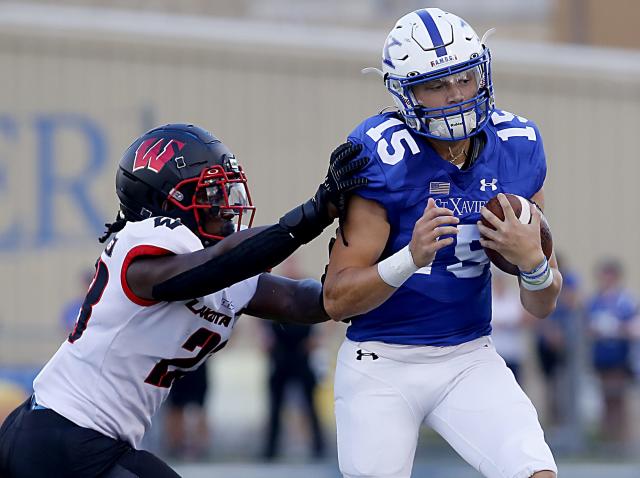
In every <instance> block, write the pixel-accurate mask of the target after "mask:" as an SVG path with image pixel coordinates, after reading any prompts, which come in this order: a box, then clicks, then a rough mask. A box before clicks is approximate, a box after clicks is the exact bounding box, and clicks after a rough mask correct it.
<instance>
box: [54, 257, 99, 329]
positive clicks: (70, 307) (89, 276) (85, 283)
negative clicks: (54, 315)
mask: <svg viewBox="0 0 640 478" xmlns="http://www.w3.org/2000/svg"><path fill="white" fill-rule="evenodd" d="M94 275H95V270H93V269H86V270H82V271H81V272H80V273H79V274H78V295H77V296H76V297H74V298H72V299H71V300H69V301H68V302H67V303H65V305H64V306H63V307H62V312H61V313H60V327H61V328H62V331H63V332H64V333H65V334H69V333H71V332H72V331H73V328H74V327H75V325H76V319H77V318H78V312H80V308H81V307H82V303H83V302H84V298H85V296H86V295H87V291H88V290H89V286H90V285H91V281H92V280H93V276H94Z"/></svg>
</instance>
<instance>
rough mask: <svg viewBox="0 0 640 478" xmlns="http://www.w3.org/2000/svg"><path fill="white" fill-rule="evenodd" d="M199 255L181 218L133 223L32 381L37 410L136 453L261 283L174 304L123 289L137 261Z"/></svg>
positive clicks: (106, 256) (108, 251) (107, 254)
mask: <svg viewBox="0 0 640 478" xmlns="http://www.w3.org/2000/svg"><path fill="white" fill-rule="evenodd" d="M200 249H202V243H201V242H200V240H199V239H198V238H197V237H196V236H195V235H194V234H193V233H192V232H191V231H190V230H189V229H188V228H187V227H186V226H184V225H182V224H180V222H179V221H178V220H175V219H169V218H162V217H154V218H150V219H146V220H144V221H140V222H129V223H127V225H126V227H125V228H124V229H123V230H122V231H120V232H119V233H118V234H117V235H116V236H115V237H114V238H113V239H112V240H111V242H110V243H109V245H108V246H107V247H106V248H105V250H104V252H103V253H102V255H101V256H100V259H99V261H98V263H97V268H96V275H95V277H94V279H93V282H92V283H91V286H90V289H89V293H88V295H87V298H86V300H85V302H84V304H83V306H82V309H81V311H80V313H79V315H78V319H77V322H76V326H75V329H74V331H73V332H72V333H71V334H70V335H69V339H68V340H67V341H66V342H65V343H64V344H63V345H62V346H61V347H60V349H59V350H58V351H57V353H56V354H55V355H54V357H53V358H52V359H51V360H50V361H49V363H48V364H47V365H46V366H45V367H44V369H43V370H42V371H41V372H40V374H39V375H38V376H37V377H36V379H35V381H34V390H35V395H36V400H37V402H38V404H40V405H43V406H45V407H47V408H51V409H54V410H55V411H57V412H58V413H59V414H61V415H63V416H64V417H66V418H68V419H70V420H71V421H72V422H74V423H76V424H77V425H80V426H83V427H87V428H92V429H94V430H97V431H99V432H101V433H103V434H105V435H107V436H110V437H113V438H116V439H120V440H124V441H126V442H129V443H130V444H131V445H133V446H134V447H137V446H138V444H139V442H140V440H141V439H142V436H143V435H144V433H145V431H146V429H147V428H148V427H149V424H150V421H151V416H152V415H153V414H154V413H155V412H156V411H157V409H158V408H159V406H160V405H161V404H162V402H163V400H164V399H165V398H166V395H167V394H168V393H169V389H170V387H171V385H172V383H173V381H174V380H175V379H176V378H178V377H180V376H181V375H182V374H183V373H184V372H186V371H188V370H193V369H195V368H197V367H198V365H200V364H201V363H202V361H203V360H205V359H206V357H207V356H209V355H211V354H213V353H215V352H217V351H218V350H220V349H222V348H223V347H224V346H225V344H226V342H227V340H228V339H229V337H230V335H231V331H232V329H233V326H234V325H235V322H236V320H237V317H238V315H239V314H240V312H241V311H242V309H243V308H244V307H245V306H246V305H247V303H248V302H249V301H250V300H251V298H252V297H253V295H254V293H255V291H256V285H257V277H253V278H250V279H247V280H245V281H242V282H239V283H237V284H234V285H233V286H231V287H229V288H227V289H223V290H221V291H219V292H216V293H215V294H211V295H207V296H205V297H201V298H198V299H192V300H185V301H176V302H154V301H149V300H144V299H141V298H138V297H136V296H135V295H134V294H133V292H132V291H131V290H130V289H129V287H128V286H127V283H126V273H127V267H128V266H129V264H130V263H131V261H132V260H133V259H134V258H136V257H138V256H149V255H166V254H184V253H189V252H193V251H197V250H200Z"/></svg>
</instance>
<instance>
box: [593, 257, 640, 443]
mask: <svg viewBox="0 0 640 478" xmlns="http://www.w3.org/2000/svg"><path fill="white" fill-rule="evenodd" d="M596 279H597V290H596V291H595V293H594V295H593V297H591V299H590V300H589V302H588V305H587V314H588V319H589V320H588V324H589V332H590V336H591V340H592V342H591V359H592V363H593V367H594V369H595V371H596V374H597V375H598V378H599V380H600V387H601V394H602V399H603V405H604V410H603V412H604V413H603V416H602V420H601V427H600V428H601V433H602V437H603V438H604V439H606V440H609V441H614V442H618V443H620V442H625V441H626V440H627V439H628V438H629V431H630V430H629V420H628V413H627V406H628V404H627V400H628V392H629V385H630V384H631V378H632V375H631V354H630V352H631V345H632V337H631V329H632V324H633V319H634V318H635V317H636V315H637V313H638V305H637V302H636V299H635V297H633V296H632V294H631V293H630V292H629V291H627V290H626V289H625V288H624V287H623V285H622V279H623V270H622V265H621V264H620V263H619V262H618V261H616V260H611V259H608V260H605V261H602V262H601V263H600V264H599V266H598V268H597V270H596Z"/></svg>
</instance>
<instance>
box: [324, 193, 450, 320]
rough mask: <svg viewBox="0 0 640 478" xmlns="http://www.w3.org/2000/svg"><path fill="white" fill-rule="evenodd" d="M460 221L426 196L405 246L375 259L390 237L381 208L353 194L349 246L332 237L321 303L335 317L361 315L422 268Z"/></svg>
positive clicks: (385, 216)
mask: <svg viewBox="0 0 640 478" xmlns="http://www.w3.org/2000/svg"><path fill="white" fill-rule="evenodd" d="M457 223H458V219H457V218H456V217H455V216H453V212H452V211H451V210H449V209H446V208H439V207H436V205H435V203H434V202H433V199H429V202H428V204H427V207H426V208H425V211H424V214H423V216H422V217H421V218H420V219H418V221H417V222H416V225H415V226H414V230H413V236H412V238H411V242H410V243H409V244H408V245H407V247H405V248H403V249H401V250H400V251H398V252H396V253H395V254H393V255H392V256H391V257H388V258H386V259H384V260H383V261H380V262H379V258H380V256H381V255H382V252H383V251H384V248H385V245H386V243H387V240H388V238H389V231H390V226H389V223H388V221H387V215H386V211H385V209H384V208H383V207H382V206H381V205H380V204H378V203H377V202H375V201H370V200H367V199H363V198H361V197H359V196H353V198H352V199H351V200H350V203H349V216H348V218H347V222H346V225H345V231H346V233H347V234H348V235H349V247H345V245H344V244H343V243H342V242H341V241H336V243H335V245H334V247H333V250H332V251H331V258H330V260H329V266H328V268H327V275H326V279H325V283H324V305H325V308H326V310H327V313H328V314H329V316H330V317H331V318H333V319H334V320H344V319H346V318H349V317H352V316H354V315H358V314H363V313H365V312H368V311H370V310H372V309H374V308H375V307H378V306H379V305H380V304H382V303H383V302H384V301H386V300H387V299H388V298H389V297H390V296H391V295H392V294H393V293H394V292H395V291H396V288H398V287H400V285H402V283H403V282H404V281H405V280H406V279H408V278H409V277H410V276H411V275H412V274H413V273H414V272H415V271H416V270H418V269H419V268H420V267H424V266H426V265H427V264H429V263H430V262H431V261H433V258H434V257H435V254H436V253H437V251H438V250H440V249H442V248H443V247H446V246H448V245H450V244H451V243H452V241H453V239H452V238H450V237H444V238H443V237H442V236H445V235H451V234H456V233H457V228H456V227H455V225H456V224H457Z"/></svg>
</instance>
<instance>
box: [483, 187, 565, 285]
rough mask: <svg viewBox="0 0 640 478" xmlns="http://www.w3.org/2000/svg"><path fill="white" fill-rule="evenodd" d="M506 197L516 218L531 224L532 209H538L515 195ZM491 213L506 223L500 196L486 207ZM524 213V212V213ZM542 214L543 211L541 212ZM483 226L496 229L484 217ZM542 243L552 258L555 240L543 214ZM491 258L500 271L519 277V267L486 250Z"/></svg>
mask: <svg viewBox="0 0 640 478" xmlns="http://www.w3.org/2000/svg"><path fill="white" fill-rule="evenodd" d="M505 196H506V197H507V199H508V200H509V204H511V207H512V208H513V212H514V213H515V215H516V217H517V218H518V219H520V222H522V223H524V224H529V223H530V222H531V209H530V208H533V207H537V206H536V205H535V204H533V203H532V202H531V201H529V200H528V199H525V198H523V197H521V196H517V195H515V194H508V193H505ZM485 206H486V208H487V209H489V211H491V212H492V213H493V214H495V215H496V216H497V217H498V218H499V219H500V220H501V221H504V211H503V210H502V206H501V205H500V201H498V196H494V197H492V198H491V199H490V200H489V202H487V204H486V205H485ZM523 211H524V212H523ZM541 212H542V211H541ZM481 221H482V224H484V225H485V226H487V227H489V228H491V229H494V227H493V226H492V225H491V224H489V222H487V221H486V220H485V218H484V217H482V218H481ZM540 243H541V245H542V252H543V253H544V255H545V256H546V257H547V259H548V258H549V257H551V253H552V252H553V239H552V237H551V230H550V229H549V223H548V222H547V219H546V218H545V217H544V214H542V221H540ZM484 251H485V252H486V254H487V257H489V260H490V261H491V262H492V263H493V264H494V265H495V266H496V267H497V268H498V269H500V270H502V271H504V272H506V273H508V274H512V275H514V276H516V275H518V272H519V271H518V267H517V266H515V265H514V264H512V263H511V262H509V261H508V260H506V259H505V258H504V257H502V255H501V254H500V253H499V252H496V251H494V250H493V249H485V250H484Z"/></svg>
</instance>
